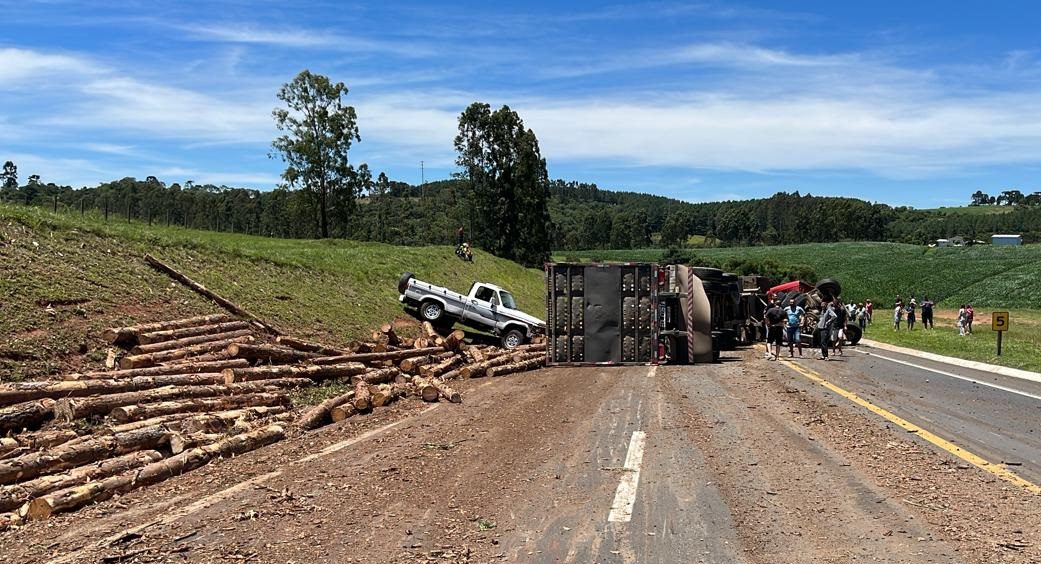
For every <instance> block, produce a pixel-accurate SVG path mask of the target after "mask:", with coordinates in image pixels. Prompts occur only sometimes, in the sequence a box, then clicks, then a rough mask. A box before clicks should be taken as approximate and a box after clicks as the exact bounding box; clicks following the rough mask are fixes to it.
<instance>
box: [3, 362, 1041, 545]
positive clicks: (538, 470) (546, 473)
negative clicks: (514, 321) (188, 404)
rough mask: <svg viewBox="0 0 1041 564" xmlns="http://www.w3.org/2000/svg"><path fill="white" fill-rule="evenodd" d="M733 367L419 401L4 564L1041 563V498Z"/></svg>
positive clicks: (133, 497)
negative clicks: (620, 508) (628, 504)
mask: <svg viewBox="0 0 1041 564" xmlns="http://www.w3.org/2000/svg"><path fill="white" fill-rule="evenodd" d="M725 360H726V361H725V362H723V363H721V364H716V365H707V366H693V367H659V368H654V367H625V368H557V369H546V370H540V371H537V372H532V373H525V374H520V375H516V376H510V377H505V378H496V379H483V380H480V379H475V380H470V381H467V382H465V383H463V385H461V386H460V389H461V391H462V392H463V393H464V403H462V404H459V405H449V404H444V405H437V406H436V407H432V408H431V407H429V406H428V405H424V404H421V403H418V402H412V401H409V402H402V403H401V404H399V405H397V406H395V407H393V408H390V409H387V410H381V411H378V412H377V413H376V414H374V415H372V416H368V417H364V418H352V419H349V420H347V421H346V422H345V423H344V424H334V425H331V426H328V427H325V428H322V429H320V430H318V431H316V432H312V433H309V434H306V435H302V436H300V437H296V438H293V439H290V440H287V441H285V442H283V443H279V444H276V445H273V446H271V447H267V448H264V449H261V450H259V451H256V452H252V453H249V454H247V455H244V456H241V457H238V458H235V459H232V460H226V461H222V462H220V463H217V464H213V465H211V466H208V467H206V468H205V469H202V470H199V471H196V472H192V473H190V474H187V475H185V476H182V477H179V478H176V479H172V480H169V481H168V482H165V483H164V484H161V485H159V486H157V487H153V488H150V489H147V490H139V491H135V492H133V493H131V494H129V495H126V496H123V497H120V498H118V499H115V500H111V501H108V502H105V503H101V504H98V505H95V506H92V507H90V508H86V509H84V510H82V511H79V512H78V513H75V514H71V515H65V516H59V517H56V518H54V519H52V520H50V521H46V522H39V523H31V524H29V525H28V526H26V527H23V528H21V529H17V530H12V531H8V532H6V533H2V534H0V560H4V561H11V562H48V561H57V562H116V561H125V562H217V561H221V562H226V561H247V562H280V563H286V562H307V563H312V562H359V563H360V562H366V563H369V562H503V561H509V562H605V563H607V562H683V563H687V562H763V563H766V562H770V563H776V562H981V563H982V562H1037V561H1041V550H1039V549H1041V539H1039V538H1038V536H1039V533H1038V531H1041V511H1039V509H1041V507H1039V500H1038V498H1037V497H1035V496H1033V495H1031V494H1028V493H1026V492H1024V491H1020V490H1018V489H1017V488H1015V487H1014V486H1010V485H1007V484H1006V483H1005V482H1001V481H998V480H997V479H996V478H994V477H992V476H990V475H989V474H985V473H983V472H981V471H979V470H977V469H975V468H973V467H969V466H967V465H964V464H960V463H959V461H958V460H957V459H954V458H952V457H950V455H946V454H940V453H938V452H937V451H936V450H934V449H933V448H931V447H929V446H927V445H925V444H924V443H922V442H921V441H920V440H918V439H917V438H915V437H914V436H912V435H909V434H908V433H906V432H904V431H902V430H899V429H897V430H894V429H891V428H888V427H887V426H886V425H885V423H884V421H882V420H881V419H878V418H876V417H875V416H871V415H869V414H866V413H865V412H863V411H861V410H859V408H856V407H855V406H853V405H852V404H849V403H848V402H845V400H842V399H841V398H838V397H837V396H834V395H832V394H831V393H830V392H826V391H824V390H822V389H821V388H820V387H819V386H815V385H813V384H811V383H809V381H808V380H805V379H802V377H801V376H799V375H797V374H796V373H795V372H793V371H791V370H790V369H788V368H787V367H785V366H784V364H783V363H777V362H765V361H762V360H760V359H759V358H758V354H756V353H755V352H753V351H747V352H742V353H736V354H733V355H731V356H730V357H729V358H727V359H725ZM635 432H640V433H645V436H646V446H645V447H644V448H643V449H642V452H643V454H642V459H641V460H642V463H640V462H639V461H637V462H636V465H635V466H631V465H632V464H633V458H634V457H633V455H632V453H631V452H630V445H631V444H632V443H633V441H632V437H633V435H634V433H635ZM634 474H635V475H636V476H638V479H637V480H635V482H636V483H637V484H638V487H637V488H636V490H635V493H634V498H633V505H632V511H631V516H630V515H628V514H625V516H624V518H622V519H619V520H609V513H610V514H611V515H614V514H615V513H614V512H612V511H611V509H612V507H613V506H614V505H616V504H617V503H618V496H619V495H621V490H622V489H624V488H620V487H619V484H620V482H622V481H624V478H625V477H626V476H631V475H634ZM630 481H632V480H630Z"/></svg>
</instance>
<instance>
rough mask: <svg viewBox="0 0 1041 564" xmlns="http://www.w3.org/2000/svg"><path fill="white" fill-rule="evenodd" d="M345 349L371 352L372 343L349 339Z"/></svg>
mask: <svg viewBox="0 0 1041 564" xmlns="http://www.w3.org/2000/svg"><path fill="white" fill-rule="evenodd" d="M347 350H349V351H351V353H367V352H372V345H370V344H369V343H363V342H361V341H351V342H349V343H347ZM336 356H342V355H336Z"/></svg>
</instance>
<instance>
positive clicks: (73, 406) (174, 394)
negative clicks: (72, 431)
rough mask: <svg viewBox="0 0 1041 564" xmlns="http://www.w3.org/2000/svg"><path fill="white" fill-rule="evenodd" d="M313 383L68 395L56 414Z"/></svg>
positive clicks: (65, 416)
mask: <svg viewBox="0 0 1041 564" xmlns="http://www.w3.org/2000/svg"><path fill="white" fill-rule="evenodd" d="M312 383H313V382H312V381H311V380H308V379H306V378H281V379H274V380H263V381H259V382H241V383H238V384H230V385H224V384H220V385H211V386H169V387H165V388H156V389H154V390H144V391H140V392H126V393H122V394H109V395H105V396H95V397H89V398H81V399H76V398H69V399H63V400H59V401H58V402H56V403H55V405H54V414H55V417H57V418H58V419H59V420H61V421H73V420H76V419H81V418H83V417H89V416H91V415H105V414H108V413H111V412H112V410H113V409H115V408H117V407H123V406H127V405H134V404H143V403H156V402H162V401H171V400H181V399H189V398H205V397H215V396H226V395H233V394H252V393H258V392H269V391H276V390H278V389H280V388H288V387H302V386H309V385H311V384H312Z"/></svg>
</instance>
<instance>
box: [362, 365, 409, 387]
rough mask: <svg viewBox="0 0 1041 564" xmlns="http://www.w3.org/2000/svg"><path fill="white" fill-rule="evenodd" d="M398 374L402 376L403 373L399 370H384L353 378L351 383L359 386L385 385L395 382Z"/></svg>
mask: <svg viewBox="0 0 1041 564" xmlns="http://www.w3.org/2000/svg"><path fill="white" fill-rule="evenodd" d="M398 374H401V371H400V370H398V369H397V368H383V369H381V370H373V371H371V372H365V373H364V374H358V375H357V376H352V377H351V383H353V384H357V383H358V382H365V383H366V384H385V383H387V382H393V381H394V378H396V377H397V376H398Z"/></svg>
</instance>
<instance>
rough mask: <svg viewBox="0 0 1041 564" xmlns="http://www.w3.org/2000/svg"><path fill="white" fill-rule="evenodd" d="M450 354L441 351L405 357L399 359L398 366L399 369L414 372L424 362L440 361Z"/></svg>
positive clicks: (450, 354)
mask: <svg viewBox="0 0 1041 564" xmlns="http://www.w3.org/2000/svg"><path fill="white" fill-rule="evenodd" d="M452 354H453V353H451V352H441V353H438V354H428V355H424V356H416V357H411V358H406V359H404V360H402V361H401V363H400V364H399V366H400V367H401V370H403V371H405V372H408V373H409V374H415V373H416V372H417V371H418V370H419V368H420V367H421V366H423V365H424V364H430V363H432V362H441V361H442V360H445V359H447V358H449V357H451V356H452Z"/></svg>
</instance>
